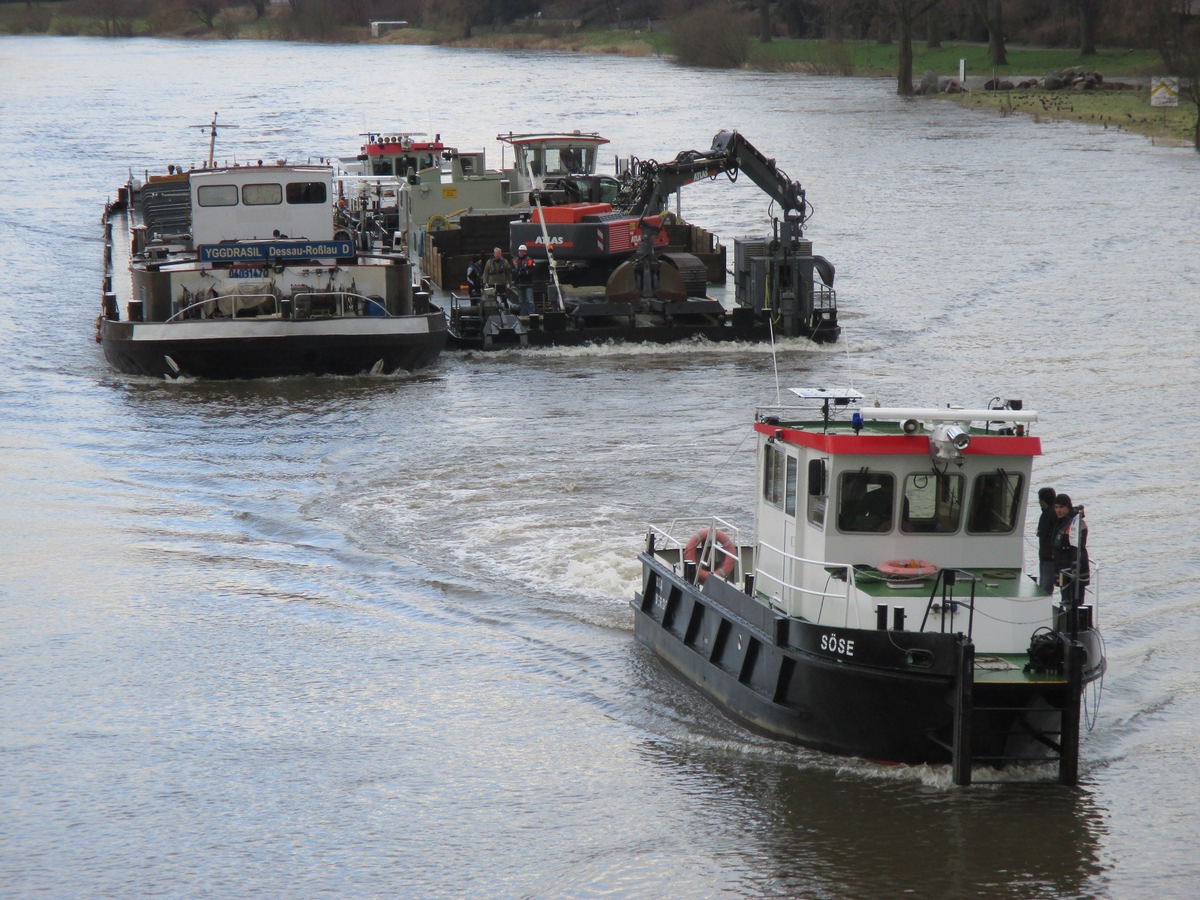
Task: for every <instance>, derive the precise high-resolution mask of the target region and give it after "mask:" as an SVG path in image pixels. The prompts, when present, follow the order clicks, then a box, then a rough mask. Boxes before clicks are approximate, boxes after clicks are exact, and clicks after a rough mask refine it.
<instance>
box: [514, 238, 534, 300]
mask: <svg viewBox="0 0 1200 900" xmlns="http://www.w3.org/2000/svg"><path fill="white" fill-rule="evenodd" d="M535 265H536V263H534V261H533V259H532V258H530V256H529V252H528V249H527V248H526V246H525V245H524V244H522V245H521V246H520V247H518V248H517V255H516V257H515V258H514V259H513V282H514V283H515V284H516V286H517V299H518V300H519V301H520V304H521V308H520V310H519V313H520V315H522V316H531V315H533V308H534V307H533V267H534V266H535Z"/></svg>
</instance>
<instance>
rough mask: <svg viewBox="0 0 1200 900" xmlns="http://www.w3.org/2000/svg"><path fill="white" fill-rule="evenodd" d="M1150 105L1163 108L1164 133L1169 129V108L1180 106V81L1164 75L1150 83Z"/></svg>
mask: <svg viewBox="0 0 1200 900" xmlns="http://www.w3.org/2000/svg"><path fill="white" fill-rule="evenodd" d="M1150 105H1151V106H1161V107H1162V111H1163V131H1166V129H1167V108H1168V107H1171V106H1178V105H1179V79H1178V78H1173V77H1171V76H1170V75H1162V76H1159V77H1157V78H1154V79H1152V80H1151V81H1150Z"/></svg>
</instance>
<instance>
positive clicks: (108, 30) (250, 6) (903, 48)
mask: <svg viewBox="0 0 1200 900" xmlns="http://www.w3.org/2000/svg"><path fill="white" fill-rule="evenodd" d="M0 2H4V0H0ZM25 4H26V6H27V7H29V8H30V10H31V11H32V10H33V8H34V7H35V5H36V6H37V7H39V8H43V7H46V6H48V5H49V4H47V3H45V2H42V3H38V4H34V3H33V2H32V0H25ZM57 5H59V6H61V7H62V8H64V9H65V10H67V11H69V12H73V13H77V14H79V15H86V16H90V17H92V18H93V19H94V20H95V21H97V22H99V23H100V28H101V30H102V33H103V34H106V35H112V36H122V35H128V34H132V27H133V26H132V23H133V21H134V20H135V19H139V18H141V19H151V20H158V21H160V22H161V21H167V20H170V19H174V20H176V21H181V20H183V19H187V20H188V21H192V22H196V23H199V24H200V25H201V26H202V27H204V28H207V29H215V28H220V27H223V23H228V21H229V14H230V12H231V11H233V10H238V11H239V12H238V15H240V16H243V17H244V16H250V17H253V18H255V19H262V18H263V17H265V16H267V15H268V14H269V12H270V10H271V7H272V6H274V5H279V4H273V3H272V2H271V0H64V2H62V3H61V4H57ZM283 14H284V16H285V17H286V18H285V19H283V21H284V22H285V23H286V26H287V27H288V28H290V29H294V31H295V34H296V35H298V36H301V37H308V38H312V39H317V40H336V39H339V38H340V37H341V34H342V32H341V29H343V28H346V27H353V26H364V25H367V24H368V23H369V22H370V21H371V20H372V19H405V20H407V21H409V22H410V23H412V24H413V25H414V26H418V27H420V26H430V27H436V28H442V29H448V30H450V31H451V32H452V33H454V34H458V35H461V36H463V37H470V36H471V35H472V34H473V33H474V32H475V31H476V30H479V31H493V32H494V31H502V30H504V29H506V28H509V27H512V26H513V24H514V23H516V22H518V21H519V20H522V19H525V20H528V19H534V18H538V19H543V20H552V21H557V22H570V23H572V24H574V23H578V24H579V25H580V26H582V27H592V28H595V27H610V28H626V27H638V28H640V27H643V26H644V25H646V24H649V23H655V22H657V23H662V22H669V23H670V27H671V34H672V38H673V41H674V44H675V49H676V52H677V53H678V55H679V57H680V59H681V60H682V61H684V62H692V63H694V64H700V65H727V66H737V65H741V64H742V63H744V62H745V61H746V58H747V57H748V51H747V50H746V49H745V47H746V41H748V40H749V39H750V35H755V36H756V37H757V39H758V40H759V41H761V42H770V41H773V40H775V39H777V38H782V37H790V38H808V39H820V40H825V41H828V42H830V44H831V45H836V44H837V43H838V42H840V41H847V40H874V41H878V42H881V43H891V42H894V43H895V44H896V45H897V59H898V64H897V72H896V91H897V93H899V94H901V95H909V94H912V93H913V77H912V76H913V72H912V66H913V50H912V47H913V42H914V41H923V42H924V43H925V45H926V46H928V47H937V46H940V44H941V42H942V41H944V40H946V41H975V42H983V41H986V42H987V44H988V54H989V57H990V59H991V62H992V64H993V65H996V66H1003V65H1007V58H1006V46H1007V44H1008V43H1010V42H1014V43H1022V44H1030V45H1034V46H1045V47H1076V48H1078V50H1079V53H1080V56H1081V57H1083V59H1084V60H1085V61H1086V58H1087V57H1088V56H1090V55H1093V54H1095V53H1096V51H1097V48H1098V47H1101V46H1108V47H1114V46H1116V47H1133V48H1152V49H1155V50H1157V51H1158V52H1159V54H1160V55H1161V56H1162V58H1163V60H1164V64H1165V66H1166V69H1167V70H1168V71H1169V72H1171V74H1174V75H1178V76H1179V77H1180V78H1181V90H1182V92H1183V94H1184V96H1185V97H1186V98H1187V99H1188V100H1190V101H1192V102H1194V103H1197V104H1198V105H1200V0H287V3H286V7H285V8H284V9H283ZM223 17H224V18H223ZM701 51H702V52H701ZM714 54H715V57H714ZM1196 146H1197V149H1198V150H1200V116H1198V119H1197V126H1196Z"/></svg>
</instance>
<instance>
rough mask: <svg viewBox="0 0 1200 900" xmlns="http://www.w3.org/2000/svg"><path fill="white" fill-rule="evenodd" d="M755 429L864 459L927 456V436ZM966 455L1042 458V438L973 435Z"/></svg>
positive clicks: (799, 444) (823, 450) (774, 427)
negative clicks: (867, 457) (865, 457)
mask: <svg viewBox="0 0 1200 900" xmlns="http://www.w3.org/2000/svg"><path fill="white" fill-rule="evenodd" d="M754 430H755V431H757V432H758V433H759V434H766V435H771V434H775V433H776V432H777V431H782V432H783V436H782V438H781V439H782V440H783V441H784V443H788V444H795V445H796V446H797V447H810V448H812V449H813V450H817V451H819V452H821V453H830V454H859V455H862V456H905V455H908V456H926V455H928V453H929V436H928V435H925V434H911V435H910V434H862V435H857V434H820V433H818V432H815V431H805V430H803V429H800V428H781V427H780V426H778V425H770V424H768V423H766V422H756V423H755V424H754ZM963 454H964V455H965V456H1041V455H1042V439H1041V438H1036V437H1028V436H1027V437H1017V436H1016V435H1004V434H996V435H972V437H971V445H970V446H969V447H967V449H966V450H964V451H963Z"/></svg>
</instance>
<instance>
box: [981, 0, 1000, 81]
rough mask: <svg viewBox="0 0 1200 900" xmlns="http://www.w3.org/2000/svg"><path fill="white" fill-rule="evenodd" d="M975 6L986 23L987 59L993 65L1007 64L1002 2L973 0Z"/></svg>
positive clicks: (997, 0) (996, 0)
mask: <svg viewBox="0 0 1200 900" xmlns="http://www.w3.org/2000/svg"><path fill="white" fill-rule="evenodd" d="M975 8H976V9H977V10H978V11H979V15H980V16H981V17H982V18H983V21H984V22H985V23H986V24H987V31H988V59H990V60H991V61H992V65H993V66H1007V65H1008V53H1007V51H1006V50H1005V49H1004V4H1003V3H1002V2H1001V0H975Z"/></svg>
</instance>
